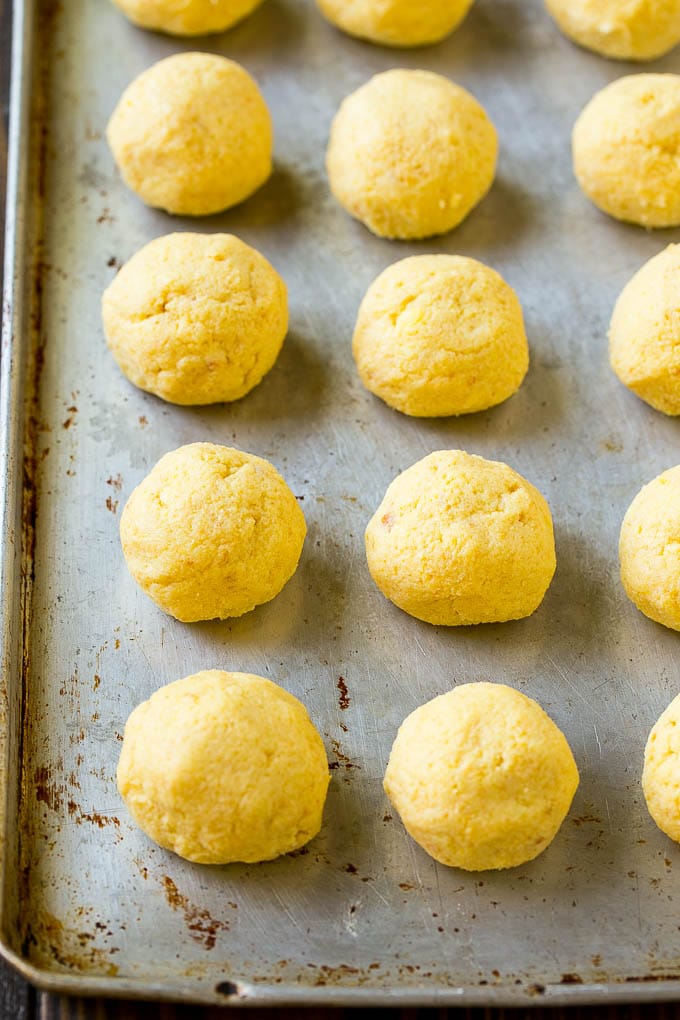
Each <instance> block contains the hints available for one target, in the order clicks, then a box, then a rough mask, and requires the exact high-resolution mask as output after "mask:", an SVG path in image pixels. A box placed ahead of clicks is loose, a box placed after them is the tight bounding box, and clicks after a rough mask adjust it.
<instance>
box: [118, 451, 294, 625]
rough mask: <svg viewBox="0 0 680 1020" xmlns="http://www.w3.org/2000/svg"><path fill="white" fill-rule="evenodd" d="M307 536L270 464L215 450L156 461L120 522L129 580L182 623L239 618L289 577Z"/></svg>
mask: <svg viewBox="0 0 680 1020" xmlns="http://www.w3.org/2000/svg"><path fill="white" fill-rule="evenodd" d="M306 530H307V529H306V525H305V518H304V515H303V513H302V511H301V510H300V507H299V506H298V503H297V500H296V499H295V496H294V495H293V493H292V492H291V491H290V489H289V488H288V486H287V485H286V483H285V482H284V480H283V478H282V477H281V475H280V474H279V473H278V471H277V470H276V469H275V468H274V467H273V466H272V465H271V464H270V463H269V462H268V461H266V460H262V459H261V458H260V457H254V456H253V455H252V454H249V453H242V452H241V450H234V449H231V448H230V447H228V446H215V445H213V444H212V443H192V444H191V445H190V446H181V447H180V448H179V449H178V450H173V451H172V453H167V454H166V455H165V456H164V457H161V459H160V460H159V461H158V463H157V464H156V466H155V467H154V468H153V470H152V471H151V472H150V473H149V474H148V475H147V477H146V478H145V479H144V481H143V482H141V484H140V485H138V486H137V488H136V489H135V490H134V492H133V493H132V495H131V496H130V498H129V500H128V501H127V503H126V505H125V509H124V510H123V515H122V517H121V521H120V537H121V542H122V545H123V553H124V555H125V560H126V562H127V565H128V569H129V571H130V573H131V574H132V576H133V577H134V579H135V581H136V582H137V584H138V585H139V586H140V587H141V589H142V590H143V591H144V592H145V593H146V594H147V595H148V596H149V597H150V598H151V599H153V601H154V602H155V603H156V605H157V606H160V608H161V609H162V610H163V611H164V612H166V613H169V615H170V616H174V617H175V618H176V619H177V620H182V621H183V622H184V623H191V622H194V621H196V620H213V619H216V618H218V619H226V618H228V617H231V616H242V615H243V613H247V612H249V611H250V610H251V609H253V608H254V607H255V606H259V605H261V604H262V603H263V602H269V601H270V600H271V599H273V598H274V597H275V596H276V595H278V594H279V592H280V591H281V589H282V588H283V586H284V585H285V583H286V582H287V581H288V580H289V579H290V578H291V577H292V576H293V574H294V573H295V569H296V567H297V564H298V560H299V559H300V554H301V552H302V545H303V542H304V539H305V533H306Z"/></svg>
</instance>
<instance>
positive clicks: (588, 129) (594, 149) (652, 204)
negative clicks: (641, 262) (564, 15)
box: [573, 74, 680, 227]
mask: <svg viewBox="0 0 680 1020" xmlns="http://www.w3.org/2000/svg"><path fill="white" fill-rule="evenodd" d="M573 154H574V171H575V173H576V177H577V178H578V182H579V184H580V185H581V188H582V189H583V191H584V192H585V194H586V195H587V196H588V198H589V199H590V200H591V201H592V202H594V203H595V205H596V206H598V208H599V209H601V210H602V211H603V212H605V213H608V214H609V215H610V216H613V217H614V218H615V219H617V220H624V221H625V222H627V223H637V224H638V225H640V226H643V227H673V226H678V225H679V224H680V75H677V74H634V75H629V76H627V77H625V78H619V79H618V80H617V81H614V82H612V84H611V85H607V87H606V88H604V89H602V90H601V91H600V92H598V93H597V94H596V95H595V96H594V98H593V99H591V101H590V102H589V103H588V105H587V106H586V108H585V109H584V111H583V113H582V114H581V116H580V117H579V118H578V120H577V121H576V125H575V127H574V132H573Z"/></svg>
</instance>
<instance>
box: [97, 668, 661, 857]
mask: <svg viewBox="0 0 680 1020" xmlns="http://www.w3.org/2000/svg"><path fill="white" fill-rule="evenodd" d="M117 778H118V788H119V790H120V793H121V795H122V797H123V799H124V800H125V802H126V804H127V806H128V809H129V811H130V813H131V815H132V817H133V818H134V819H135V821H136V822H137V824H138V825H139V827H140V828H141V829H142V830H143V831H144V832H145V833H146V834H147V835H148V836H150V837H151V839H153V840H155V842H156V843H158V844H160V846H162V847H165V848H166V849H168V850H172V851H174V852H175V853H177V854H179V855H180V856H181V857H184V858H186V859H187V860H190V861H195V862H197V863H202V864H229V863H233V862H245V863H254V862H258V861H265V860H272V859H273V858H275V857H278V856H279V855H281V854H285V853H291V852H292V851H294V850H298V849H299V848H300V847H302V846H304V845H305V844H306V843H308V842H309V841H310V840H311V839H313V838H314V836H316V835H317V833H318V832H319V829H320V828H321V821H322V814H323V809H324V803H325V799H326V793H327V790H328V785H329V780H330V776H329V772H328V762H327V759H326V753H325V750H324V745H323V742H322V740H321V737H320V735H319V733H318V731H317V730H316V728H315V727H314V724H313V723H312V721H311V719H310V718H309V715H308V714H307V711H306V709H305V707H304V705H302V703H301V702H300V701H298V700H297V699H296V698H294V697H293V696H292V695H291V694H289V693H288V692H287V691H285V690H284V689H283V688H281V687H279V686H278V685H277V684H275V683H273V682H272V681H271V680H266V679H265V678H264V677H259V676H253V675H252V674H244V673H226V672H222V671H220V670H206V671H204V672H202V673H196V674H194V675H193V676H189V677H185V678H184V679H183V680H177V681H176V682H175V683H171V684H168V685H167V686H166V687H162V688H160V689H159V690H157V691H156V692H155V693H154V694H153V695H152V696H151V698H149V700H148V701H145V702H143V703H142V704H141V705H139V706H138V707H137V708H136V709H135V710H134V711H133V712H132V714H131V715H130V717H129V719H128V721H127V724H126V727H125V735H124V739H123V747H122V750H121V756H120V760H119V764H118V777H117ZM578 782H579V774H578V769H577V767H576V763H575V761H574V757H573V754H572V752H571V749H570V747H569V745H568V743H567V740H566V739H565V737H564V735H563V734H562V732H561V731H560V730H559V729H558V727H557V726H556V725H555V723H554V722H553V721H552V720H551V719H550V718H549V716H547V715H546V713H545V712H544V711H543V709H542V708H541V707H540V706H539V705H538V704H537V703H536V702H535V701H533V700H532V699H531V698H528V697H526V696H525V695H524V694H521V693H520V692H519V691H516V690H514V689H512V688H510V687H507V686H505V685H502V684H492V683H471V684H463V685H462V686H459V687H456V688H454V689H453V690H451V691H449V692H448V693H447V694H443V695H441V696H440V697H437V698H434V699H433V700H432V701H429V702H428V703H427V704H425V705H421V706H420V708H417V709H416V710H415V711H414V712H412V713H411V715H409V716H408V718H407V719H406V720H405V721H404V722H403V724H402V726H401V727H400V729H399V732H398V734H397V737H396V740H395V741H394V745H393V747H392V752H391V754H390V758H389V762H388V765H387V769H386V772H385V778H384V787H385V792H386V793H387V796H388V798H389V800H390V802H391V803H392V805H393V806H394V808H395V809H396V811H397V812H398V813H399V815H400V817H401V820H402V822H403V823H404V826H405V828H406V830H407V831H408V833H409V834H410V835H411V836H412V837H413V839H414V840H415V841H416V842H417V843H418V844H419V845H420V846H421V847H423V849H425V850H426V851H427V853H428V854H430V855H431V856H432V857H433V858H434V859H435V860H437V861H439V862H441V863H442V864H446V865H448V866H450V867H456V868H463V869H465V870H467V871H486V870H491V869H500V868H512V867H516V866H518V865H520V864H524V863H526V862H527V861H531V860H533V859H534V858H535V857H537V856H538V855H539V854H540V853H542V852H543V851H544V850H545V849H546V848H547V847H548V846H549V844H550V843H551V842H552V840H553V839H554V837H555V836H556V834H557V832H558V830H559V828H560V826H561V824H562V822H563V821H564V818H565V817H566V815H567V812H568V811H569V808H570V806H571V803H572V800H573V797H574V794H575V792H576V789H577V787H578ZM642 785H643V791H644V795H645V798H646V801H647V805H648V808H649V811H650V813H651V815H652V817H653V819H654V821H655V822H656V823H657V825H658V826H659V828H660V829H662V830H663V831H664V832H665V833H666V834H667V835H668V836H670V837H671V838H672V839H674V840H677V841H680V697H678V698H676V699H675V701H673V702H672V704H671V705H670V706H669V708H668V709H667V710H666V711H665V712H664V713H663V715H662V716H661V718H660V719H659V720H658V722H657V723H656V725H655V726H654V728H653V730H652V732H651V734H650V736H649V739H648V742H647V747H646V750H645V764H644V772H643V778H642Z"/></svg>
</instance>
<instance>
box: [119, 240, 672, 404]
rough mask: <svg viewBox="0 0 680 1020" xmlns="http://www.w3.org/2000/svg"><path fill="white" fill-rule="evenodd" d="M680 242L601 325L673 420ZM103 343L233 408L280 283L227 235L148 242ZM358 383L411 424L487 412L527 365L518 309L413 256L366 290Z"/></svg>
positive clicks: (473, 272) (167, 388)
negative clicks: (409, 417) (414, 419)
mask: <svg viewBox="0 0 680 1020" xmlns="http://www.w3.org/2000/svg"><path fill="white" fill-rule="evenodd" d="M679 307H680V245H670V246H669V247H668V248H666V249H665V250H664V251H663V252H661V254H659V255H657V256H655V257H654V258H653V259H651V260H650V261H649V262H647V263H646V264H645V265H644V266H643V268H642V269H641V270H640V271H639V272H638V273H637V274H636V275H635V276H634V277H633V279H632V280H631V281H630V282H629V283H628V284H627V286H626V287H625V289H624V290H623V292H622V294H621V296H620V298H619V300H618V301H617V303H616V307H615V309H614V314H613V317H612V321H611V328H610V353H611V363H612V367H613V368H614V371H615V372H616V374H617V375H618V377H619V379H621V381H622V382H623V383H625V385H626V386H628V387H629V388H630V389H632V390H633V391H634V392H635V393H637V394H638V396H640V397H641V398H642V399H643V400H645V401H647V403H649V404H651V405H652V406H653V407H655V408H657V409H658V410H660V411H664V412H665V413H666V414H671V415H677V414H680V318H679V317H678V314H677V309H678V308H679ZM102 318H103V324H104V332H105V335H106V339H107V342H108V344H109V347H110V349H111V351H112V353H113V356H114V358H115V359H116V361H117V363H118V365H119V366H120V368H121V369H122V371H123V372H124V374H125V375H126V376H127V378H128V379H129V380H130V381H131V382H133V383H134V384H135V385H136V386H139V387H140V388H141V389H143V390H146V391H147V392H149V393H153V394H155V395H156V396H158V397H161V398H162V399H163V400H167V401H170V402H171V403H175V404H185V405H186V404H210V403H216V402H223V401H233V400H238V399H239V398H240V397H243V396H244V395H245V394H246V393H248V392H249V391H250V390H252V389H253V387H255V386H256V385H257V384H258V383H259V382H260V381H261V379H262V378H263V377H264V375H265V374H266V373H267V372H268V371H269V370H270V369H271V368H272V366H273V365H274V363H275V361H276V358H277V357H278V354H279V351H280V350H281V346H282V344H283V341H284V338H285V336H286V332H287V329H288V299H287V291H286V285H285V283H284V282H283V280H282V279H281V277H280V276H279V274H278V273H277V272H276V270H275V269H274V268H273V266H271V265H270V263H269V262H268V261H267V260H266V259H265V258H264V256H263V255H261V254H260V253H259V252H257V251H256V250H255V249H254V248H251V247H249V246H248V245H247V244H245V243H244V242H243V241H240V240H239V239H238V238H237V237H234V236H233V235H230V234H195V233H188V232H187V233H178V234H169V235H166V236H163V237H159V238H156V240H154V241H151V242H150V243H149V244H147V245H145V246H144V247H143V248H142V249H141V250H140V251H138V252H137V253H136V254H135V255H134V256H133V257H132V258H131V259H130V260H129V261H128V262H127V263H126V264H125V265H124V266H123V268H122V269H121V270H120V272H119V273H118V274H117V276H116V277H115V278H114V279H113V281H112V282H111V284H110V285H109V287H108V288H107V289H106V291H105V292H104V295H103V298H102ZM352 349H353V353H354V358H355V361H356V365H357V368H358V371H359V375H360V377H361V380H362V382H363V384H364V386H365V387H366V388H367V389H368V390H370V391H371V392H372V393H374V394H376V396H378V397H380V398H381V399H382V400H384V401H385V402H386V403H387V404H389V406H390V407H393V408H395V409H396V410H398V411H401V412H403V413H404V414H408V415H412V416H416V417H444V416H449V415H460V414H470V413H472V412H475V411H482V410H486V409H487V408H490V407H493V406H495V405H496V404H499V403H501V402H502V401H504V400H506V399H507V398H508V397H510V396H512V394H513V393H515V392H516V391H517V389H518V388H519V386H520V385H521V383H522V381H523V379H524V377H525V375H526V372H527V369H528V367H529V348H528V344H527V337H526V332H525V329H524V319H523V315H522V308H521V305H520V302H519V299H518V298H517V295H516V294H515V292H514V290H513V289H512V288H511V287H510V286H509V285H508V284H507V283H506V282H505V281H504V280H503V278H502V277H501V276H500V275H499V274H498V273H497V272H495V271H494V270H493V269H491V268H489V267H488V266H485V265H484V264H483V263H481V262H478V261H476V260H475V259H470V258H465V257H463V256H455V255H416V256H412V257H410V258H406V259H402V260H400V261H399V262H396V263H394V264H393V265H391V266H389V267H388V268H387V269H386V270H384V272H382V273H381V274H380V275H379V276H378V277H377V279H376V280H374V282H373V283H372V284H371V286H370V287H369V288H368V291H367V293H366V295H365V297H364V299H363V301H362V303H361V306H360V308H359V313H358V317H357V321H356V325H355V329H354V336H353V341H352Z"/></svg>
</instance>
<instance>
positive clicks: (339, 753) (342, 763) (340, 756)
mask: <svg viewBox="0 0 680 1020" xmlns="http://www.w3.org/2000/svg"><path fill="white" fill-rule="evenodd" d="M331 746H332V748H333V754H334V755H335V761H332V762H329V765H328V767H329V769H331V770H334V769H344V770H345V771H346V772H351V771H352V769H360V768H361V765H357V763H356V762H354V761H352V759H351V758H348V757H347V755H346V754H345V753H344V751H343V750H342V748H341V747H340V741H339V740H335V738H332V739H331Z"/></svg>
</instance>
